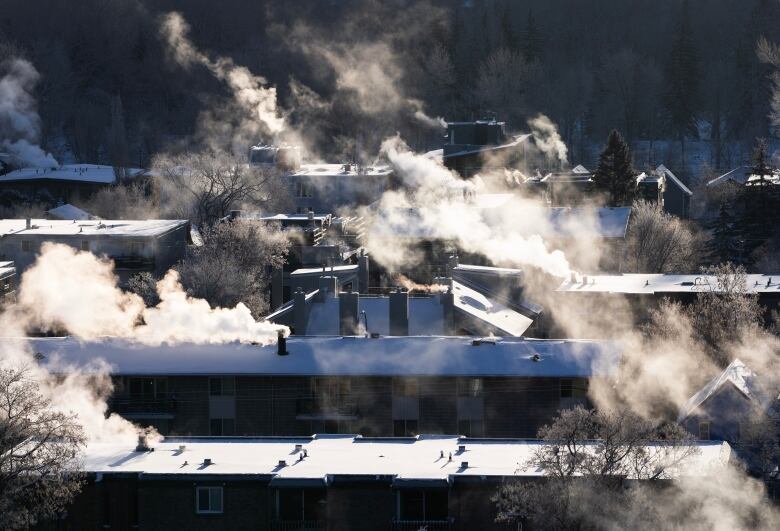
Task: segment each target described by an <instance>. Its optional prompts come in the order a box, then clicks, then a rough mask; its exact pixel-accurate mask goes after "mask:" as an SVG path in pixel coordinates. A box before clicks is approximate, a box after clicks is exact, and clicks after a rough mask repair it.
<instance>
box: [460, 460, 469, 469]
mask: <svg viewBox="0 0 780 531" xmlns="http://www.w3.org/2000/svg"><path fill="white" fill-rule="evenodd" d="M460 467H461V468H468V467H469V462H468V461H461V462H460Z"/></svg>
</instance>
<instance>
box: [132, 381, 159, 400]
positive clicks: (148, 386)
mask: <svg viewBox="0 0 780 531" xmlns="http://www.w3.org/2000/svg"><path fill="white" fill-rule="evenodd" d="M129 380H130V381H129V387H130V398H139V399H153V398H167V396H168V379H167V378H165V377H157V378H151V377H150V378H130V379H129Z"/></svg>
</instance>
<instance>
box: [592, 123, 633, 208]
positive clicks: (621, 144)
mask: <svg viewBox="0 0 780 531" xmlns="http://www.w3.org/2000/svg"><path fill="white" fill-rule="evenodd" d="M593 182H594V183H595V184H596V188H597V189H599V190H602V191H604V192H606V193H607V194H608V195H609V206H624V205H630V204H631V203H632V202H633V201H634V197H635V196H636V186H637V185H636V171H635V170H634V163H633V160H632V157H631V149H630V148H629V147H628V144H627V143H626V141H625V140H624V139H623V136H622V135H621V134H620V133H619V132H618V131H617V130H615V129H613V130H612V132H611V133H609V137H608V138H607V145H606V146H605V147H604V151H602V152H601V155H600V156H599V166H598V168H597V169H596V173H595V174H594V175H593Z"/></svg>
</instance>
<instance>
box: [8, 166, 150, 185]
mask: <svg viewBox="0 0 780 531" xmlns="http://www.w3.org/2000/svg"><path fill="white" fill-rule="evenodd" d="M126 171H127V172H128V175H129V176H130V177H137V176H138V175H141V174H143V173H144V172H145V171H146V170H143V169H140V168H127V170H126ZM43 179H53V180H57V181H73V182H84V183H92V184H113V183H114V182H116V174H115V173H114V167H113V166H101V165H99V164H64V165H62V166H58V167H56V168H21V169H18V170H14V171H12V172H8V173H6V174H5V175H0V184H2V183H4V182H16V181H36V180H43Z"/></svg>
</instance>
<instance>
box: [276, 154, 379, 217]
mask: <svg viewBox="0 0 780 531" xmlns="http://www.w3.org/2000/svg"><path fill="white" fill-rule="evenodd" d="M283 178H284V181H285V183H286V184H287V186H288V188H289V190H290V194H291V196H292V198H293V202H294V206H295V211H296V212H297V213H306V212H309V211H314V212H338V211H339V209H341V208H349V209H354V208H355V207H358V206H361V205H369V204H371V203H373V202H374V201H376V200H377V199H379V198H380V197H382V194H383V193H384V192H385V191H387V190H388V189H390V188H391V187H392V186H393V171H392V169H391V168H390V167H389V166H361V165H357V164H302V165H301V166H300V168H298V169H297V170H295V171H291V172H289V173H287V174H286V175H284V177H283Z"/></svg>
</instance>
